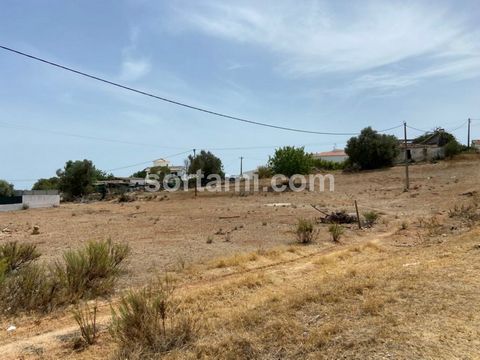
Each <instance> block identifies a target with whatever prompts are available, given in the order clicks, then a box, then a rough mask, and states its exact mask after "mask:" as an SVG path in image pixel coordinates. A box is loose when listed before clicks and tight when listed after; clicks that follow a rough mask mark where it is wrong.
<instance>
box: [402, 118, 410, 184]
mask: <svg viewBox="0 0 480 360" xmlns="http://www.w3.org/2000/svg"><path fill="white" fill-rule="evenodd" d="M403 135H404V137H405V191H408V190H409V189H410V178H409V176H408V145H407V122H406V121H404V122H403Z"/></svg>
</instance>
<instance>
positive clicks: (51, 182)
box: [32, 176, 60, 190]
mask: <svg viewBox="0 0 480 360" xmlns="http://www.w3.org/2000/svg"><path fill="white" fill-rule="evenodd" d="M58 189H60V179H59V178H58V177H56V176H54V177H51V178H49V179H38V180H37V182H36V183H35V184H33V187H32V190H58Z"/></svg>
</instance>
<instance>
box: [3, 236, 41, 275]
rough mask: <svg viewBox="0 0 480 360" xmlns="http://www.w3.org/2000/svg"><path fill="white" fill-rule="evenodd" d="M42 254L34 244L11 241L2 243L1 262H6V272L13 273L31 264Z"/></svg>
mask: <svg viewBox="0 0 480 360" xmlns="http://www.w3.org/2000/svg"><path fill="white" fill-rule="evenodd" d="M39 256H40V253H39V252H38V251H37V247H36V245H34V244H19V243H18V242H17V241H10V242H7V243H5V244H2V245H0V263H5V273H11V272H12V271H15V270H18V269H19V268H21V267H23V266H26V265H28V264H30V263H31V262H32V261H35V260H36V259H37V258H38V257H39Z"/></svg>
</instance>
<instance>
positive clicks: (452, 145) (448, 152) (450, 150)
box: [445, 139, 463, 158]
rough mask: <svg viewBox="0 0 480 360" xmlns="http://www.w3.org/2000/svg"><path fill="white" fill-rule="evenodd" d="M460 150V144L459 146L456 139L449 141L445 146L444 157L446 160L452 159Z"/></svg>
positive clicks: (461, 148)
mask: <svg viewBox="0 0 480 360" xmlns="http://www.w3.org/2000/svg"><path fill="white" fill-rule="evenodd" d="M462 150H463V146H462V144H460V143H459V142H458V141H457V140H456V139H453V140H450V141H449V142H448V143H447V144H446V145H445V156H446V157H448V158H453V157H454V156H455V155H457V154H460V153H461V152H462Z"/></svg>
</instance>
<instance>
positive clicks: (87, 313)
mask: <svg viewBox="0 0 480 360" xmlns="http://www.w3.org/2000/svg"><path fill="white" fill-rule="evenodd" d="M72 314H73V318H74V320H75V322H76V323H77V325H78V327H79V328H80V334H81V336H82V339H83V341H84V344H85V345H87V346H88V345H93V344H95V341H96V340H97V335H98V328H97V304H96V303H95V305H94V306H93V309H91V308H90V307H89V306H88V304H87V303H85V304H84V305H83V306H80V305H78V306H76V307H75V309H73V311H72Z"/></svg>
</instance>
